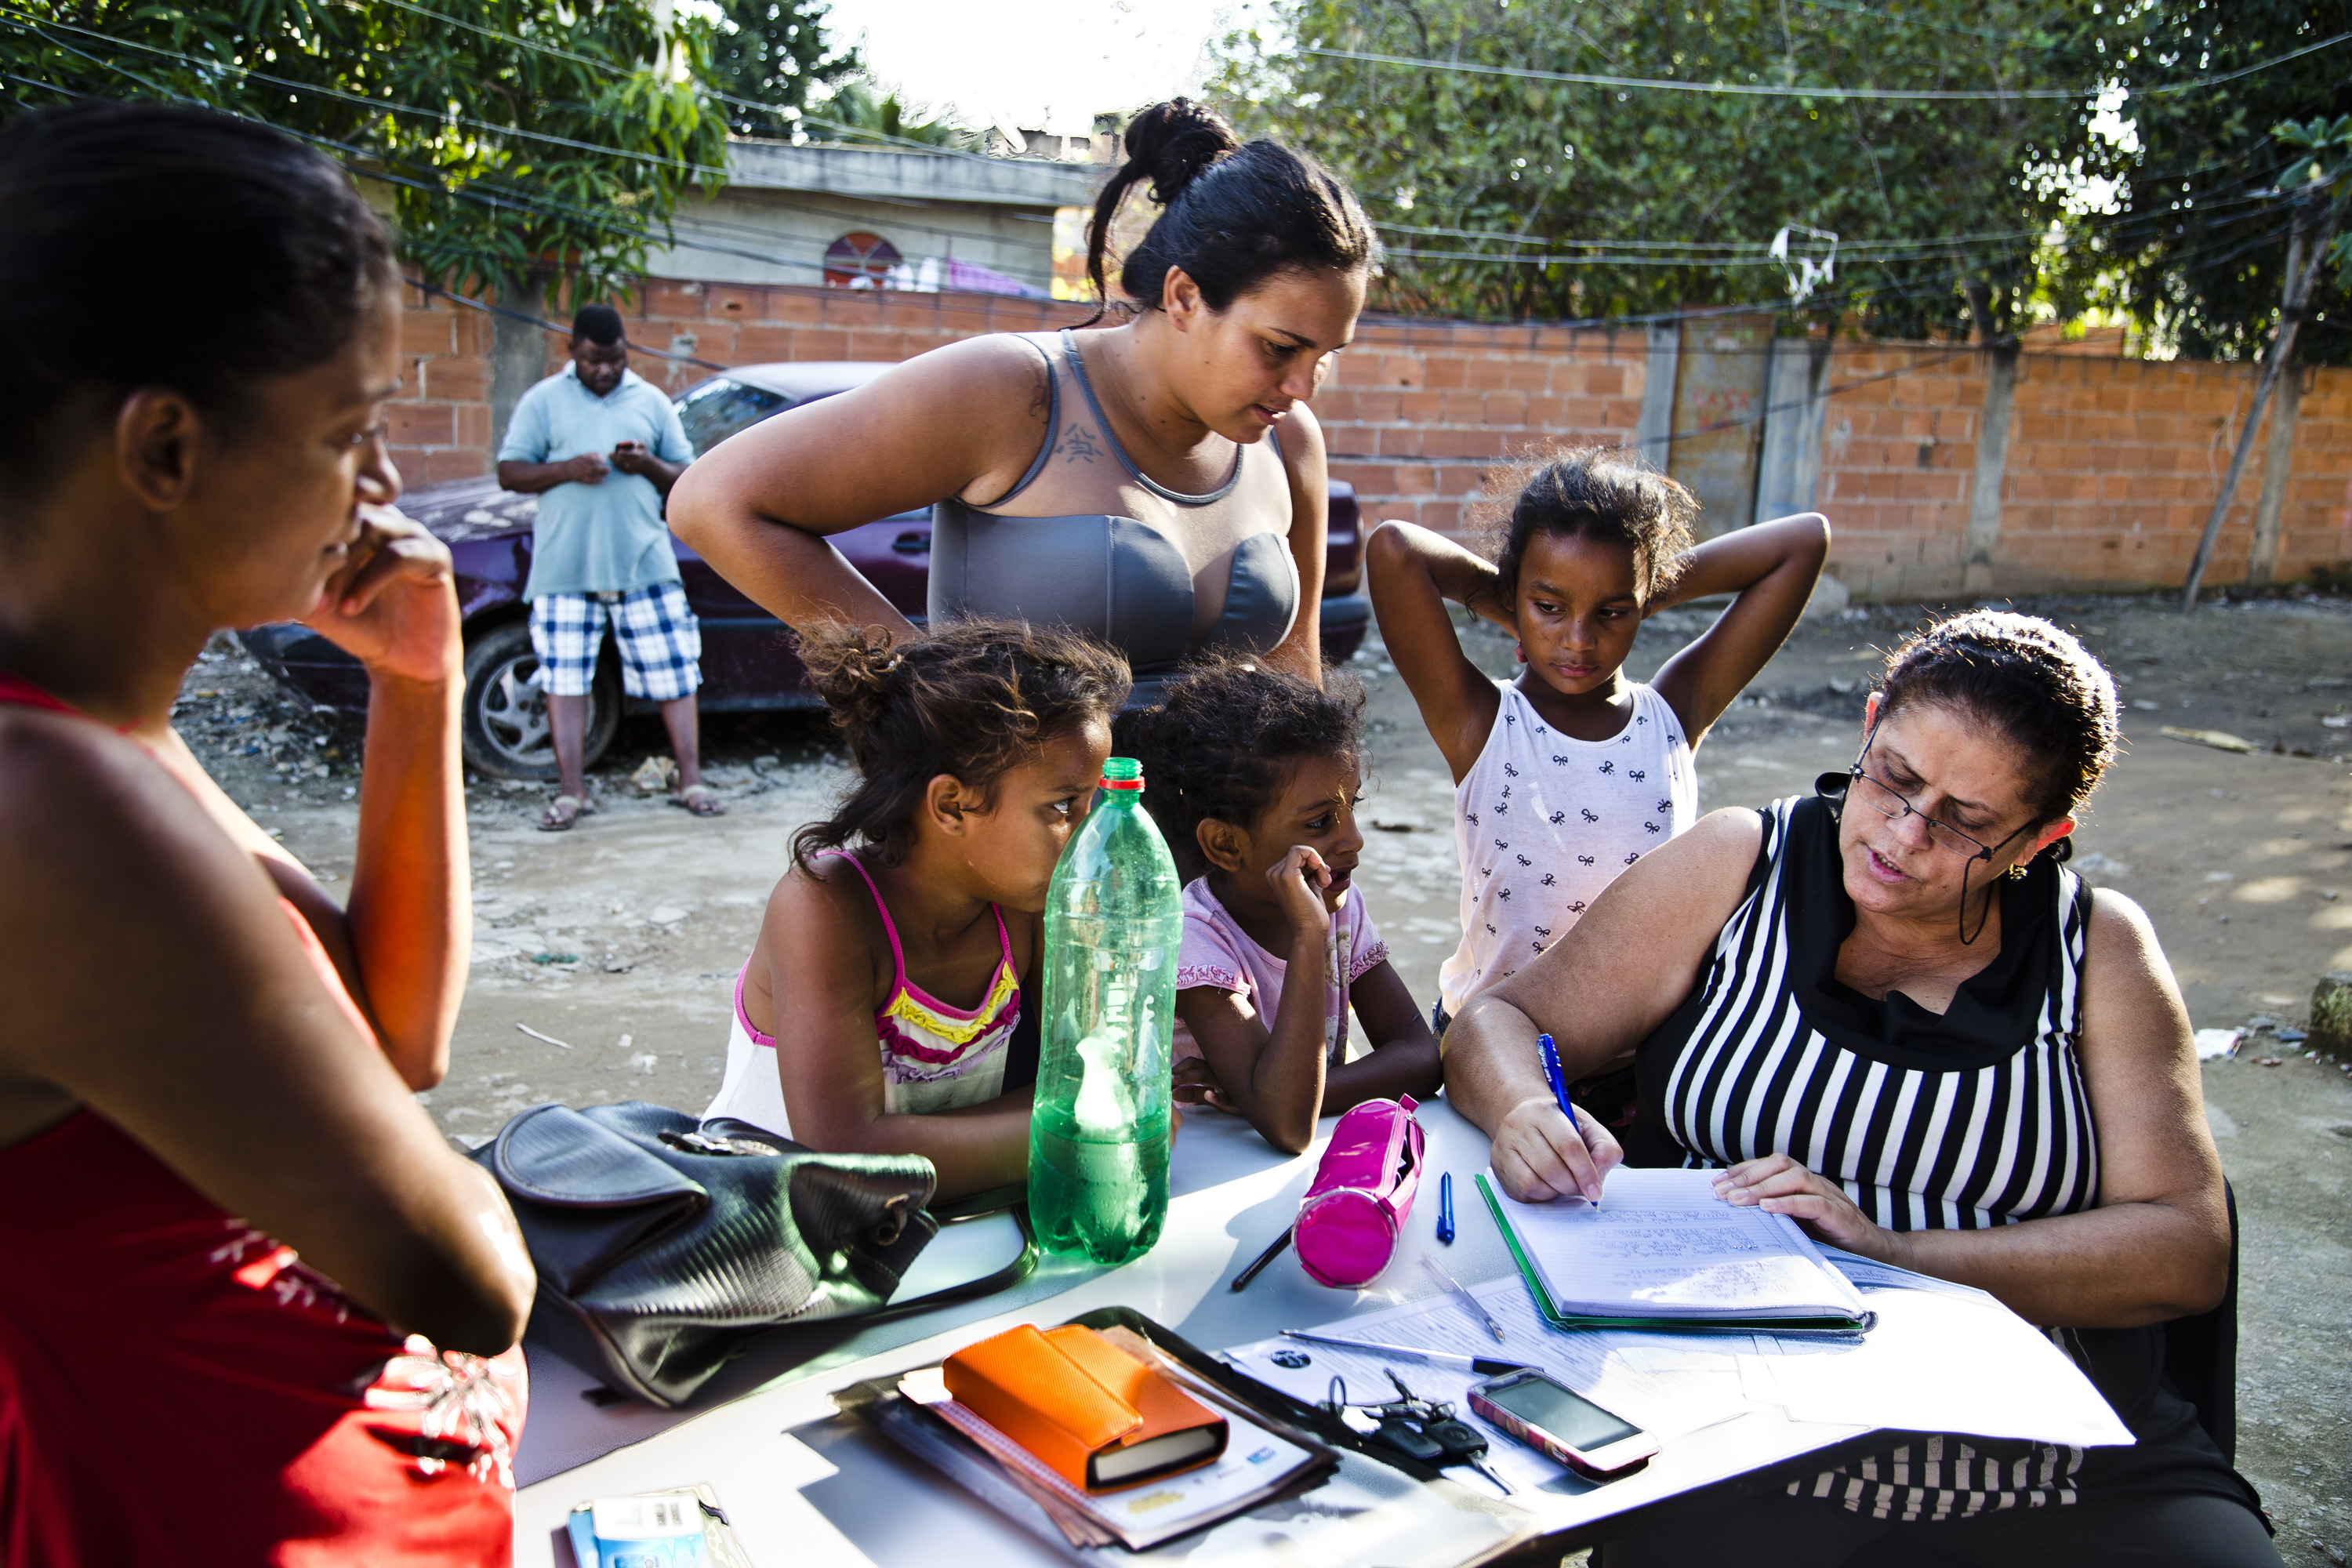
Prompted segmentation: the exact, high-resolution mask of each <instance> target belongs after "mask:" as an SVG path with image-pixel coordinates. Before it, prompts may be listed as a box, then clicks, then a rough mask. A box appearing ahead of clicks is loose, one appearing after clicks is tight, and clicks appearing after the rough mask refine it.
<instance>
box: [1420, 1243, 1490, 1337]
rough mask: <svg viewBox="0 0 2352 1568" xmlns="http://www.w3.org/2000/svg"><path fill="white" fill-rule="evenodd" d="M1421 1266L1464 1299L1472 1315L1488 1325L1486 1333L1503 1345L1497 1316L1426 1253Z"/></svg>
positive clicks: (1446, 1287)
mask: <svg viewBox="0 0 2352 1568" xmlns="http://www.w3.org/2000/svg"><path fill="white" fill-rule="evenodd" d="M1421 1266H1422V1267H1423V1268H1426V1269H1428V1270H1429V1271H1430V1273H1431V1274H1433V1275H1434V1276H1435V1277H1436V1279H1437V1282H1438V1283H1439V1284H1440V1285H1443V1286H1444V1287H1445V1289H1448V1290H1451V1291H1452V1292H1454V1295H1456V1296H1458V1297H1460V1298H1461V1299H1462V1304H1463V1305H1464V1306H1465V1307H1467V1308H1469V1309H1470V1315H1471V1316H1472V1317H1474V1318H1475V1319H1477V1320H1478V1321H1480V1322H1482V1323H1484V1324H1486V1331H1487V1332H1488V1333H1490V1334H1492V1335H1494V1336H1495V1342H1496V1344H1501V1343H1503V1325H1502V1324H1500V1323H1498V1322H1496V1321H1495V1315H1494V1314H1493V1313H1492V1312H1489V1311H1488V1310H1486V1308H1484V1307H1482V1306H1480V1305H1479V1304H1478V1298H1477V1297H1475V1296H1473V1295H1472V1294H1470V1292H1469V1291H1468V1290H1466V1289H1464V1288H1463V1285H1462V1281H1461V1280H1459V1279H1455V1278H1454V1276H1453V1275H1451V1274H1448V1273H1447V1272H1446V1271H1445V1265H1444V1264H1443V1263H1440V1262H1438V1261H1437V1259H1435V1258H1432V1257H1429V1256H1428V1255H1427V1254H1425V1253H1424V1254H1423V1256H1422V1259H1421Z"/></svg>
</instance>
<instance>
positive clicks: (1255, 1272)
mask: <svg viewBox="0 0 2352 1568" xmlns="http://www.w3.org/2000/svg"><path fill="white" fill-rule="evenodd" d="M1295 1229H1297V1226H1283V1227H1282V1234H1281V1235H1280V1236H1277V1237H1275V1238H1274V1243H1273V1245H1272V1246H1270V1247H1267V1248H1266V1249H1265V1251H1264V1252H1261V1253H1259V1254H1258V1255H1257V1261H1256V1262H1255V1263H1253V1264H1251V1265H1250V1266H1249V1267H1248V1268H1244V1269H1243V1270H1242V1271H1241V1272H1240V1273H1239V1274H1236V1275H1234V1282H1233V1284H1232V1285H1231V1286H1229V1287H1228V1289H1234V1290H1244V1289H1248V1288H1249V1282H1250V1281H1251V1280H1253V1279H1256V1278H1257V1277H1258V1276H1259V1275H1260V1274H1262V1273H1264V1272H1265V1266H1266V1265H1267V1264H1269V1263H1271V1262H1273V1261H1274V1260H1275V1259H1276V1258H1279V1257H1281V1256H1282V1249H1283V1248H1284V1247H1288V1246H1289V1245H1290V1233H1291V1232H1292V1231H1293V1230H1295Z"/></svg>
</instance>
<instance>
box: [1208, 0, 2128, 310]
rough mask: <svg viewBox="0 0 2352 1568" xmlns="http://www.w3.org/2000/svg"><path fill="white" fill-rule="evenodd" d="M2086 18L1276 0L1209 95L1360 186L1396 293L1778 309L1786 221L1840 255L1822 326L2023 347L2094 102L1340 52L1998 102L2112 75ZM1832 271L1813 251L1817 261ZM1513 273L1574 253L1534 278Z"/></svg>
mask: <svg viewBox="0 0 2352 1568" xmlns="http://www.w3.org/2000/svg"><path fill="white" fill-rule="evenodd" d="M2069 9H2070V7H2069V5H2068V4H2067V0H1914V3H1911V4H1906V5H1901V6H1899V7H1895V6H1881V5H1867V4H1862V3H1853V4H1843V3H1833V0H1667V3H1665V4H1638V5H1637V4H1633V3H1631V0H1542V3H1529V0H1277V11H1276V26H1274V27H1271V28H1267V29H1263V30H1260V31H1255V32H1244V33H1238V34H1235V35H1234V36H1233V37H1230V38H1228V39H1227V40H1226V43H1225V46H1224V51H1223V70H1222V72H1221V75H1220V76H1219V78H1218V79H1217V82H1216V84H1215V86H1216V90H1217V92H1218V94H1219V96H1220V97H1221V99H1222V100H1223V102H1224V103H1225V104H1226V105H1227V106H1228V108H1229V109H1230V110H1231V111H1232V112H1234V114H1235V115H1236V117H1237V118H1238V119H1239V120H1240V121H1242V122H1244V124H1245V125H1247V126H1248V127H1250V128H1252V129H1254V130H1259V131H1264V132H1273V133H1276V134H1278V135H1281V136H1283V137H1284V138H1285V139H1286V140H1288V141H1290V142H1294V143H1296V144H1299V145H1303V146H1306V147H1308V148H1310V149H1312V150H1313V151H1315V152H1316V153H1318V154H1319V155H1321V156H1322V157H1323V158H1324V159H1325V160H1326V161H1327V162H1328V163H1330V164H1332V165H1333V166H1334V167H1335V168H1337V169H1338V170H1339V171H1340V172H1341V173H1343V174H1345V175H1347V176H1348V177H1349V179H1350V180H1352V181H1353V182H1354V184H1355V185H1356V188H1357V190H1358V192H1359V194H1360V196H1361V197H1362V198H1363V200H1364V202H1365V205H1366V207H1367V210H1368V211H1369V212H1370V215H1371V216H1372V218H1373V220H1374V221H1375V222H1376V223H1377V224H1379V225H1380V226H1381V229H1382V231H1383V237H1384V238H1385V239H1386V240H1387V242H1388V244H1389V245H1390V247H1391V261H1390V263H1389V268H1388V275H1387V277H1386V278H1385V279H1383V281H1382V284H1381V296H1382V297H1381V303H1382V304H1384V305H1386V306H1387V307H1389V308H1391V309H1396V310H1428V311H1439V312H1443V313H1447V314H1460V315H1472V316H1490V317H1491V316H1501V317H1507V318H1511V319H1528V318H1591V317H1598V316H1610V315H1620V314H1628V313H1637V312H1645V311H1662V310H1675V309H1676V308H1678V307H1681V306H1685V305H1691V304H1702V305H1704V304H1737V303H1741V302H1749V301H1753V302H1757V303H1759V304H1764V305H1768V306H1769V305H1771V304H1775V303H1778V304H1782V305H1785V304H1786V303H1787V302H1788V300H1789V292H1790V290H1789V283H1788V280H1787V279H1786V277H1785V276H1784V273H1783V271H1782V269H1781V268H1780V267H1779V266H1777V265H1775V264H1773V263H1772V262H1771V261H1770V259H1769V258H1768V257H1766V256H1765V255H1764V254H1763V252H1764V248H1765V247H1766V245H1767V244H1768V243H1769V241H1770V240H1771V238H1772V237H1773V236H1774V234H1775V233H1776V232H1777V231H1778V230H1780V228H1781V227H1782V226H1784V225H1800V226H1810V227H1812V228H1816V229H1822V230H1828V231H1831V232H1833V233H1834V234H1836V235H1837V236H1838V237H1839V243H1838V247H1837V251H1836V262H1835V266H1836V277H1835V279H1834V281H1833V282H1832V283H1829V284H1826V285H1824V286H1822V288H1821V289H1819V290H1818V291H1817V292H1816V293H1815V294H1814V296H1813V298H1812V300H1811V301H1809V306H1808V308H1809V309H1811V310H1820V311H1822V312H1824V313H1843V314H1846V315H1848V316H1849V317H1855V316H1858V317H1859V318H1860V320H1861V321H1863V322H1864V324H1866V325H1867V326H1869V327H1871V328H1872V329H1874V330H1875V331H1883V332H1886V333H1890V334H1896V335H1903V336H1924V335H1928V334H1931V333H1934V332H1938V331H1949V332H1958V331H1965V330H1966V328H1967V326H1968V324H1969V304H1968V296H1969V292H1970V291H1971V289H1970V285H1973V286H1974V290H1975V291H1976V292H1978V293H1979V296H1980V298H1981V299H1982V300H1983V301H1984V303H1985V306H1986V307H1987V314H1988V315H1989V316H1990V318H1991V321H1990V323H1989V324H1990V325H1991V326H1992V327H1993V328H1994V330H1997V331H1999V330H2006V329H2007V327H2008V326H2009V324H2010V322H2011V320H2012V318H2013V317H2015V316H2016V315H2017V314H2018V312H2019V311H2020V310H2021V306H2022V305H2023V303H2024V302H2025V301H2026V300H2028V299H2029V298H2030V297H2031V296H2032V294H2033V293H2034V291H2035V289H2037V288H2038V287H2039V285H2040V282H2041V268H2040V253H2041V251H2042V247H2043V244H2044V237H2045V235H2046V232H2047V230H2048V227H2049V225H2050V224H2051V222H2052V220H2053V218H2056V217H2058V216H2062V213H2063V201H2064V193H2063V191H2062V190H2060V189H2058V188H2056V187H2055V186H2053V184H2052V183H2051V182H2049V181H2047V180H2036V179H2034V178H2032V177H2030V176H2029V175H2028V174H2027V173H2026V171H2027V169H2028V168H2029V167H2030V166H2032V165H2037V164H2042V165H2048V164H2052V163H2065V162H2067V161H2069V160H2070V159H2071V158H2072V157H2073V156H2074V149H2075V148H2076V147H2077V145H2078V144H2079V142H2081V139H2082V137H2083V136H2084V126H2085V124H2086V122H2087V121H2088V119H2089V117H2090V114H2091V111H2092V106H2091V104H2090V102H2089V101H2088V99H2087V97H2076V98H2066V99H2037V98H2026V97H2020V96H2005V97H2002V98H2000V99H1997V100H1990V101H1987V100H1969V101H1932V100H1851V99H1848V100H1840V99H1835V98H1828V97H1810V96H1798V97H1748V96H1735V95H1730V94H1720V93H1702V92H1678V91H1662V90H1655V89H1632V88H1626V89H1619V88H1616V87H1612V86H1606V85H1589V84H1582V83H1570V82H1558V81H1543V80H1531V79H1526V78H1515V77H1507V76H1496V75H1476V74H1470V73H1466V72H1462V71H1456V70H1446V69H1433V68H1427V67H1422V66H1403V65H1396V64H1383V63H1371V62H1367V61H1363V60H1359V59H1339V58H1330V57H1328V56H1323V55H1317V54H1314V53H1310V52H1308V51H1309V50H1310V49H1314V48H1329V49H1339V50H1349V51H1356V52H1360V53H1370V54H1385V55H1390V56H1397V57H1406V58H1413V59H1423V60H1428V59H1438V60H1445V61H1455V62H1465V63H1470V64H1474V65H1483V66H1495V67H1505V68H1534V69H1537V70H1542V71H1553V72H1567V73H1579V74H1591V75H1608V76H1615V77H1640V78H1658V79H1673V80H1677V81H1688V82H1708V83H1734V84H1773V85H1781V86H1814V87H1820V86H1840V87H1862V86H1874V87H1880V88H1903V89H1946V90H1949V89H1962V90H1990V91H1998V92H2000V93H2003V94H2017V93H2019V92H2021V90H2023V89H2048V88H2056V87H2071V86H2074V85H2075V84H2079V83H2086V82H2095V81H2096V80H2097V79H2099V77H2100V75H2101V66H2100V62H2099V59H2098V57H2097V56H2096V54H2095V51H2094V50H2093V49H2092V48H2091V47H2090V45H2089V44H2088V43H2087V42H2086V41H2085V40H2084V39H2082V38H2081V37H2075V36H2074V35H2073V34H2072V33H2071V32H2070V31H2069V30H2068V29H2067V27H2066V26H2065V25H2064V24H2065V21H2066V17H2067V16H2068V14H2069ZM1817 253H1818V250H1817ZM1512 255H1518V256H1521V257H1526V256H1543V257H1559V258H1576V259H1575V260H1574V263H1573V264H1571V263H1570V260H1568V259H1562V260H1558V261H1548V262H1544V263H1541V264H1535V263H1529V262H1527V261H1516V262H1514V261H1507V260H1505V259H1503V258H1506V257H1508V256H1512Z"/></svg>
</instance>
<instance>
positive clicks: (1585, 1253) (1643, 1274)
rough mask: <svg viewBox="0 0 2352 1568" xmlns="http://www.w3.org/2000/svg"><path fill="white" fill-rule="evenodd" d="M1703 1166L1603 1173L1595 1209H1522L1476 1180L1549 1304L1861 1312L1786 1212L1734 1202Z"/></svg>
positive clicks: (1635, 1309)
mask: <svg viewBox="0 0 2352 1568" xmlns="http://www.w3.org/2000/svg"><path fill="white" fill-rule="evenodd" d="M1716 1176H1717V1173H1716V1172H1713V1171H1660V1170H1631V1169H1628V1168H1627V1167H1625V1166H1622V1165H1621V1166H1619V1167H1618V1168H1617V1169H1615V1170H1613V1171H1612V1172H1610V1173H1609V1176H1608V1181H1607V1184H1606V1185H1605V1186H1604V1187H1603V1189H1602V1192H1601V1202H1600V1203H1599V1204H1597V1205H1595V1204H1591V1203H1587V1202H1586V1201H1585V1200H1583V1199H1582V1198H1561V1199H1558V1200H1556V1201H1554V1202H1551V1203H1548V1204H1523V1203H1518V1202H1516V1201H1514V1200H1513V1199H1511V1198H1508V1197H1506V1196H1504V1195H1503V1192H1502V1188H1501V1186H1500V1185H1499V1184H1496V1181H1495V1177H1494V1174H1493V1173H1491V1172H1489V1173H1487V1176H1486V1182H1487V1184H1488V1185H1489V1187H1491V1188H1492V1189H1493V1191H1494V1194H1495V1196H1496V1201H1497V1202H1499V1203H1500V1204H1501V1205H1502V1208H1503V1214H1504V1217H1505V1218H1506V1219H1507V1220H1508V1221H1509V1223H1510V1226H1511V1229H1512V1230H1513V1231H1514V1232H1516V1233H1517V1236H1518V1238H1519V1244H1520V1246H1521V1247H1523V1248H1524V1249H1525V1250H1526V1252H1527V1255H1528V1261H1529V1262H1530V1263H1531V1264H1533V1265H1534V1267H1535V1269H1536V1272H1537V1274H1538V1276H1539V1277H1540V1278H1541V1279H1542V1280H1543V1285H1544V1289H1545V1291H1546V1292H1547V1293H1548V1294H1549V1296H1550V1297H1551V1300H1552V1305H1553V1306H1554V1307H1555V1308H1556V1309H1558V1310H1559V1311H1561V1312H1563V1313H1566V1314H1570V1315H1574V1316H1591V1317H1625V1318H1675V1317H1703V1318H1750V1317H1752V1318H1801V1317H1833V1316H1842V1315H1843V1316H1854V1317H1858V1316H1860V1315H1861V1314H1862V1313H1863V1312H1864V1310H1866V1309H1865V1308H1864V1305H1863V1300H1862V1297H1861V1295H1860V1294H1859V1293H1858V1292H1857V1291H1856V1290H1855V1289H1854V1288H1853V1286H1852V1285H1851V1284H1849V1283H1847V1281H1846V1279H1845V1278H1844V1276H1843V1275H1841V1274H1839V1273H1838V1272H1837V1270H1835V1269H1834V1268H1831V1267H1830V1266H1829V1264H1828V1262H1827V1261H1826V1260H1825V1259H1824V1258H1822V1254H1821V1251H1820V1249H1819V1248H1817V1247H1814V1245H1813V1243H1812V1240H1811V1237H1807V1236H1806V1235H1805V1233H1804V1232H1803V1230H1801V1229H1800V1228H1799V1227H1798V1225H1797V1223H1796V1221H1794V1220H1792V1219H1790V1218H1789V1217H1788V1216H1787V1215H1775V1214H1767V1213H1765V1212H1764V1211H1763V1210H1761V1209H1758V1208H1735V1207H1733V1206H1732V1205H1730V1204H1727V1203H1726V1202H1724V1201H1723V1200H1722V1199H1721V1198H1719V1197H1717V1196H1716V1195H1715V1186H1714V1184H1715V1178H1716Z"/></svg>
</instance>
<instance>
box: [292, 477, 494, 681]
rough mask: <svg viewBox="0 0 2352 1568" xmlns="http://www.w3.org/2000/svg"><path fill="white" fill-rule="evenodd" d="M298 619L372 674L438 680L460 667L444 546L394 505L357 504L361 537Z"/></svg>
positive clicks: (462, 655)
mask: <svg viewBox="0 0 2352 1568" xmlns="http://www.w3.org/2000/svg"><path fill="white" fill-rule="evenodd" d="M302 624H303V625H305V626H309V627H310V629H311V630H312V631H315V632H317V633H318V634H319V635H320V636H321V637H326V638H327V639H328V640H329V641H331V642H332V643H334V644H335V645H336V646H338V647H341V648H342V649H343V651H344V652H346V653H348V654H350V655H351V656H352V658H356V659H358V660H359V661H360V662H361V663H362V664H363V665H365V666H367V668H368V673H369V674H370V675H371V676H375V677H379V678H387V679H394V680H411V681H419V682H432V683H440V682H448V681H454V680H456V679H457V678H458V676H459V674H460V672H461V670H462V668H463V661H464V658H465V648H464V645H463V643H462V642H461V641H460V639H459V637H458V632H457V589H456V586H455V584H454V582H453V581H452V578H451V575H450V565H449V547H448V546H447V545H446V544H444V543H442V542H440V541H439V540H437V539H436V538H434V537H433V535H432V534H431V533H429V532H427V531H425V525H424V524H422V523H420V522H417V521H415V519H413V518H411V517H409V516H408V515H407V514H406V513H404V512H403V511H401V510H399V509H398V508H397V507H391V506H362V508H361V509H360V536H359V538H358V539H356V540H354V541H352V546H351V552H350V553H349V555H348V556H347V557H346V558H345V560H344V563H343V564H342V565H341V567H339V568H338V569H337V570H336V572H335V574H334V575H332V576H331V577H329V578H328V579H327V585H326V587H325V588H324V589H323V590H321V591H320V595H319V603H318V606H317V607H316V608H315V609H313V610H312V611H311V612H310V614H309V615H307V616H303V617H302Z"/></svg>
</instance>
